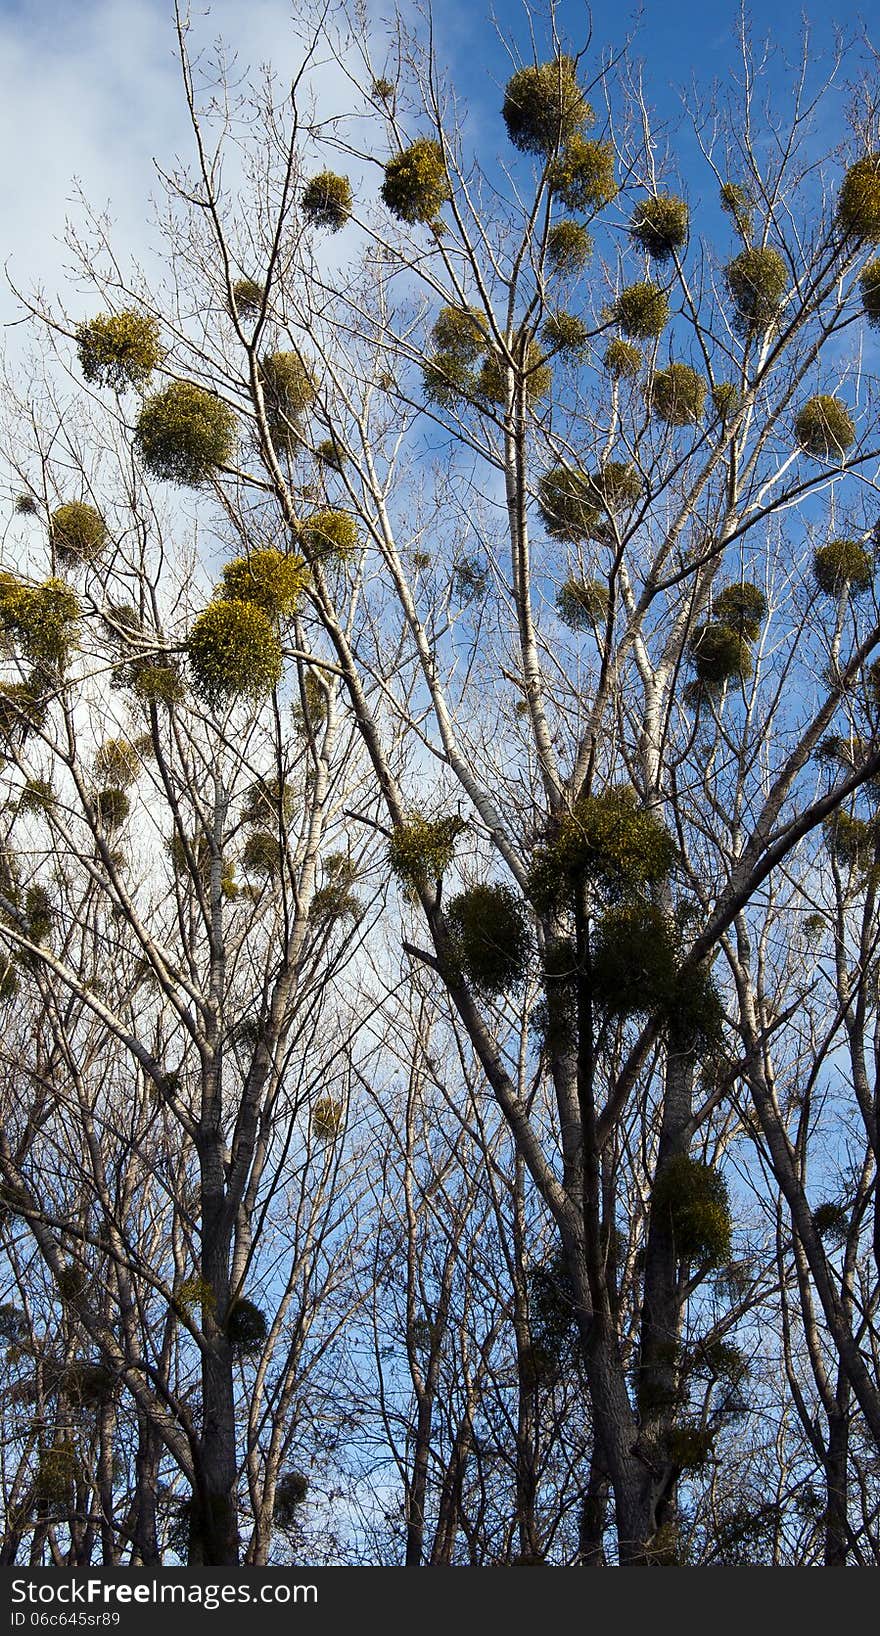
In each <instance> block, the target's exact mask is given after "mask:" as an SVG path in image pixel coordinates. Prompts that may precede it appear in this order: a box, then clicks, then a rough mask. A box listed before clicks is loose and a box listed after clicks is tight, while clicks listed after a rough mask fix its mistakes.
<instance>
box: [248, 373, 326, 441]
mask: <svg viewBox="0 0 880 1636" xmlns="http://www.w3.org/2000/svg"><path fill="white" fill-rule="evenodd" d="M260 384H261V386H262V389H263V402H264V404H265V406H266V423H267V425H268V427H269V431H270V432H271V434H272V436H273V438H275V439H276V440H277V441H278V442H285V441H286V440H287V439H289V438H290V437H291V436H292V435H293V434H294V433H295V432H297V431H298V429H299V427H300V425H301V424H302V421H303V419H304V418H305V416H306V415H307V414H308V413H309V410H310V409H311V408H312V405H313V404H314V401H315V398H316V397H317V393H318V388H317V385H316V383H315V378H314V374H313V372H312V369H311V368H310V366H309V365H308V363H306V361H305V359H304V358H303V357H302V355H301V354H300V353H299V352H268V353H266V355H265V356H264V357H263V358H261V360H260Z"/></svg>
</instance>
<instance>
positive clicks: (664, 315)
mask: <svg viewBox="0 0 880 1636" xmlns="http://www.w3.org/2000/svg"><path fill="white" fill-rule="evenodd" d="M612 314H613V317H614V320H615V322H616V323H618V324H619V325H620V328H621V329H622V330H623V333H624V335H628V336H629V338H630V340H632V341H647V340H650V339H652V338H654V337H656V336H658V335H662V333H663V331H664V330H665V328H666V325H667V324H668V323H669V298H668V296H667V294H666V291H665V290H662V289H661V288H660V285H659V284H654V283H652V282H651V280H650V279H644V280H643V281H642V282H641V283H640V284H630V285H628V286H627V288H626V289H625V290H621V292H620V294H619V296H618V297H617V300H616V301H615V303H614V306H613V308H612Z"/></svg>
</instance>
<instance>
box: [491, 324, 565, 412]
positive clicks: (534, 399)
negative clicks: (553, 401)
mask: <svg viewBox="0 0 880 1636" xmlns="http://www.w3.org/2000/svg"><path fill="white" fill-rule="evenodd" d="M511 350H512V353H513V356H514V358H515V359H516V361H517V370H516V376H517V379H520V378H521V379H522V390H523V396H524V397H525V400H526V403H530V404H534V403H539V402H540V400H541V398H545V397H546V396H547V393H548V392H549V391H550V387H551V385H552V382H553V375H552V371H551V369H550V366H549V364H547V363H545V361H544V354H543V352H542V351H541V348H540V346H539V344H538V342H537V341H536V340H534V339H533V338H530V339H529V340H528V341H527V342H526V345H525V348H524V349H523V347H522V345H521V341H520V338H519V337H516V338H515V339H514V342H513V345H512V349H511ZM509 381H510V369H509V366H508V363H507V360H506V359H505V358H503V357H502V356H501V354H500V353H498V352H490V353H489V355H488V357H487V358H485V359H484V361H483V364H482V367H481V369H480V372H479V374H478V375H477V380H476V392H477V395H478V397H480V398H482V399H483V400H484V401H485V402H486V403H493V404H498V405H500V406H502V407H503V406H504V405H505V404H506V403H507V393H508V385H509Z"/></svg>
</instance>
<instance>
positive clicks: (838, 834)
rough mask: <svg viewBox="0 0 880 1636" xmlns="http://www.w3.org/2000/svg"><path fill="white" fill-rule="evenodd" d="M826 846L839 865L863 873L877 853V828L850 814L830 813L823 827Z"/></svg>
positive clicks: (873, 824)
mask: <svg viewBox="0 0 880 1636" xmlns="http://www.w3.org/2000/svg"><path fill="white" fill-rule="evenodd" d="M822 832H823V835H824V837H825V844H826V846H827V848H828V850H829V852H830V853H831V855H832V857H833V858H836V859H837V862H838V863H842V864H844V865H846V866H847V867H848V868H850V869H854V870H856V871H857V872H858V873H860V874H861V873H863V872H864V870H866V869H868V868H870V867H871V865H872V864H873V862H874V859H875V856H876V852H877V826H876V824H875V823H868V822H867V821H866V820H865V819H864V818H853V817H852V816H851V815H850V813H848V812H832V813H829V815H828V817H827V818H826V819H825V821H824V823H823V825H822Z"/></svg>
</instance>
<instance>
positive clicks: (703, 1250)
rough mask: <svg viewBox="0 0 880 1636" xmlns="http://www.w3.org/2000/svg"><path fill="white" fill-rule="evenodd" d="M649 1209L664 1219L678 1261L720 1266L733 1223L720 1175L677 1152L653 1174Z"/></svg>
mask: <svg viewBox="0 0 880 1636" xmlns="http://www.w3.org/2000/svg"><path fill="white" fill-rule="evenodd" d="M652 1208H653V1210H654V1211H655V1212H657V1213H658V1214H659V1215H660V1216H662V1217H663V1218H665V1220H666V1223H667V1225H668V1227H669V1230H670V1232H671V1233H672V1236H673V1238H674V1241H675V1249H676V1253H677V1255H678V1256H679V1258H680V1259H681V1260H682V1261H697V1262H699V1263H700V1264H701V1265H702V1266H709V1267H721V1266H724V1264H725V1262H727V1261H729V1260H730V1252H731V1240H732V1234H733V1223H732V1220H731V1215H730V1200H729V1197H728V1192H727V1183H726V1182H725V1180H724V1177H723V1176H722V1175H720V1173H719V1172H718V1171H717V1170H715V1169H714V1168H713V1167H712V1166H711V1165H707V1164H703V1163H702V1162H701V1161H700V1160H699V1159H692V1158H691V1157H690V1155H689V1154H686V1153H680V1154H677V1155H676V1156H675V1158H672V1159H667V1161H666V1163H665V1164H664V1165H662V1166H661V1168H660V1170H659V1171H658V1173H657V1178H656V1181H655V1183H654V1194H653V1199H652Z"/></svg>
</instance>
